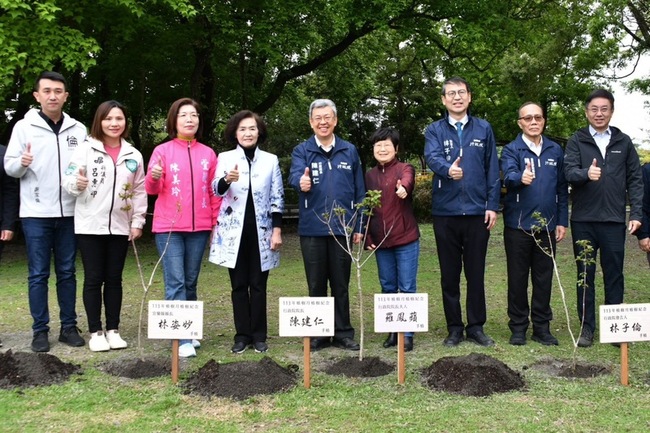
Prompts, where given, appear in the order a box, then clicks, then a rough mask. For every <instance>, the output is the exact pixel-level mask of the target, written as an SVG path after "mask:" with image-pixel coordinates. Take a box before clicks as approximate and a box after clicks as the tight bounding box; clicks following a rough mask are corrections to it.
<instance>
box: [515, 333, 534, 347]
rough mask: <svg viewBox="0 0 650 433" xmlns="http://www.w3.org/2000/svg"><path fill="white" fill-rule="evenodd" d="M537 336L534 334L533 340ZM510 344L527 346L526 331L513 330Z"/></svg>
mask: <svg viewBox="0 0 650 433" xmlns="http://www.w3.org/2000/svg"><path fill="white" fill-rule="evenodd" d="M534 339H535V336H533V340H534ZM510 344H512V345H513V346H525V345H526V333H525V332H521V331H520V332H513V333H512V335H511V336H510Z"/></svg>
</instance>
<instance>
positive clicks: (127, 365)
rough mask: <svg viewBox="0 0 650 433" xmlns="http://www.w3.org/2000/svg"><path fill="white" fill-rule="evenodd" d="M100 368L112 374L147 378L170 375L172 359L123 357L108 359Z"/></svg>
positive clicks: (132, 377) (130, 377)
mask: <svg viewBox="0 0 650 433" xmlns="http://www.w3.org/2000/svg"><path fill="white" fill-rule="evenodd" d="M100 369H101V370H102V371H104V372H105V373H108V374H110V375H112V376H118V377H126V378H129V379H145V378H151V377H162V376H169V375H170V374H171V371H172V366H171V360H170V359H165V358H155V357H145V358H121V359H116V360H112V361H108V362H106V363H104V364H102V365H101V366H100Z"/></svg>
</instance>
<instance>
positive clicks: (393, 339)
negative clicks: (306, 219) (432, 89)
mask: <svg viewBox="0 0 650 433" xmlns="http://www.w3.org/2000/svg"><path fill="white" fill-rule="evenodd" d="M370 141H371V142H372V143H373V153H374V156H375V159H376V160H377V165H376V166H375V167H374V168H373V169H372V170H370V171H368V173H366V190H367V191H369V190H380V191H381V206H380V207H378V208H376V209H374V214H373V216H372V218H370V227H369V229H368V236H367V237H366V248H368V249H372V250H375V257H376V258H377V270H378V274H379V283H380V284H381V291H382V293H415V291H416V279H417V273H418V256H419V254H420V230H419V228H418V223H417V221H416V219H415V214H414V213H413V189H414V188H415V169H414V168H413V166H412V165H411V164H407V163H404V162H400V161H398V160H397V150H398V147H399V133H398V132H397V131H396V130H395V129H392V128H380V129H378V130H377V131H375V133H374V134H373V135H372V137H371V138H370ZM396 344H397V334H395V333H390V334H388V338H386V341H384V347H386V348H388V347H392V346H395V345H396ZM404 349H405V350H406V351H407V352H408V351H410V350H413V333H412V332H409V333H405V338H404Z"/></svg>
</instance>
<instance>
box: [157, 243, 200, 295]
mask: <svg viewBox="0 0 650 433" xmlns="http://www.w3.org/2000/svg"><path fill="white" fill-rule="evenodd" d="M209 238H210V232H209V231H201V232H172V233H156V247H157V248H158V253H159V254H160V255H162V254H163V251H165V246H167V251H165V255H164V256H163V260H162V265H163V278H164V279H165V300H168V301H196V300H197V299H198V298H197V295H196V285H197V282H198V280H199V272H200V271H201V261H202V260H203V253H204V252H205V247H206V245H207V243H208V239H209Z"/></svg>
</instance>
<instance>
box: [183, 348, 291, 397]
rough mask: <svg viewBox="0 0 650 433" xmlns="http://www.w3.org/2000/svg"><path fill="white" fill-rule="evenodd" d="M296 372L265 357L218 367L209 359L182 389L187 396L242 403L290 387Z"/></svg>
mask: <svg viewBox="0 0 650 433" xmlns="http://www.w3.org/2000/svg"><path fill="white" fill-rule="evenodd" d="M291 367H293V368H291ZM296 370H297V368H296V367H295V366H289V367H288V368H285V367H282V366H280V365H278V364H277V363H276V362H275V361H273V360H272V359H271V358H269V357H268V356H265V357H263V358H262V359H260V360H259V361H241V362H232V363H228V364H219V363H217V362H216V361H215V360H213V359H211V360H210V361H208V362H207V363H206V364H205V365H204V366H203V367H201V368H200V369H198V370H197V371H196V372H195V373H194V374H192V376H190V377H189V378H188V379H187V380H186V381H184V383H183V384H182V386H183V387H184V388H185V390H186V391H187V392H188V393H192V394H198V395H202V396H205V397H213V396H214V397H227V398H233V399H235V400H245V399H247V398H249V397H252V396H254V395H259V394H275V393H278V392H282V391H286V390H289V389H291V388H293V387H294V386H295V385H296V374H295V371H296Z"/></svg>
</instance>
